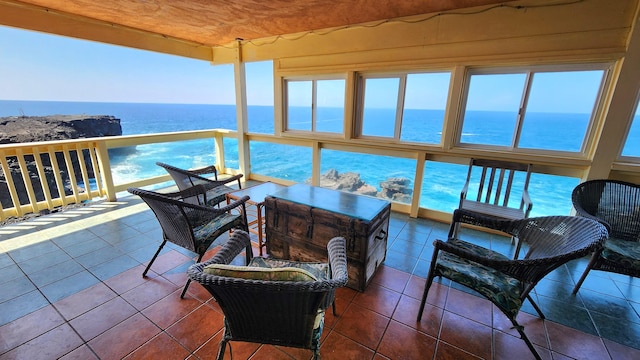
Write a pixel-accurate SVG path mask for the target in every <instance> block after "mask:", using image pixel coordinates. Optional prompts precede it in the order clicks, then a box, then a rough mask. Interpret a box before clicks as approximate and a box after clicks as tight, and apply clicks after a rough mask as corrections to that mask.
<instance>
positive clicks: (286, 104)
mask: <svg viewBox="0 0 640 360" xmlns="http://www.w3.org/2000/svg"><path fill="white" fill-rule="evenodd" d="M326 80H342V81H344V84H345V88H344V91H345V96H344V98H345V101H344V103H343V105H342V109H343V114H342V115H343V117H342V129H341V131H340V132H318V131H316V119H317V112H318V105H317V104H318V99H317V96H318V92H317V88H318V81H326ZM308 81H310V82H311V130H301V129H291V128H289V83H290V82H308ZM282 93H283V98H282V101H283V112H282V120H283V124H282V129H283V130H282V131H283V132H284V133H315V134H326V135H328V136H339V137H343V136H344V122H345V118H344V115H345V112H346V106H347V100H346V93H347V76H346V75H344V74H340V75H333V74H332V75H320V76H305V77H285V78H283V86H282Z"/></svg>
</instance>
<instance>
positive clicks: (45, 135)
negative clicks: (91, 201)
mask: <svg viewBox="0 0 640 360" xmlns="http://www.w3.org/2000/svg"><path fill="white" fill-rule="evenodd" d="M118 135H122V127H121V126H120V119H117V118H115V117H113V116H106V115H95V116H92V115H51V116H11V117H3V118H0V144H11V143H27V142H37V141H53V140H67V139H80V138H92V137H102V136H118ZM82 157H83V160H84V162H85V164H86V168H87V171H88V175H89V177H93V167H92V166H91V159H90V158H89V157H88V154H87V153H86V151H85V154H83V156H82ZM41 158H42V163H43V168H44V173H45V177H46V181H47V183H48V185H49V189H51V196H52V197H57V196H58V193H59V192H58V191H59V190H58V186H57V185H56V182H55V178H54V171H53V167H52V166H51V161H50V159H49V155H48V154H43V155H41ZM56 159H57V162H58V164H59V165H60V167H61V168H60V173H61V175H62V178H63V179H69V176H68V173H69V172H68V170H67V169H66V168H65V167H64V164H65V160H64V155H63V154H62V153H61V152H58V153H56ZM71 159H72V163H73V169H74V173H75V175H76V179H77V180H78V181H81V180H82V172H81V170H80V163H79V160H78V156H77V154H75V153H73V154H72V156H71ZM25 161H26V163H27V169H28V171H29V177H30V179H31V183H32V185H33V188H34V191H35V193H36V199H37V200H38V201H42V200H44V195H43V191H42V185H41V184H40V181H39V175H38V171H37V168H36V162H35V160H34V158H33V156H25ZM7 163H8V165H9V169H10V170H11V175H12V176H11V178H12V180H13V183H14V185H15V187H16V190H17V192H18V194H19V198H20V203H21V204H26V203H28V202H29V201H28V196H27V191H26V188H25V185H24V181H23V179H22V174H21V172H20V167H19V164H18V160H17V158H16V157H8V158H7ZM70 191H71V190H70V188H69V184H68V181H67V184H66V185H65V189H64V192H65V193H66V194H69V193H70ZM0 202H1V203H2V206H3V207H5V208H7V207H13V202H12V200H11V196H10V194H9V190H8V185H7V181H6V176H5V174H4V172H3V171H2V169H1V168H0Z"/></svg>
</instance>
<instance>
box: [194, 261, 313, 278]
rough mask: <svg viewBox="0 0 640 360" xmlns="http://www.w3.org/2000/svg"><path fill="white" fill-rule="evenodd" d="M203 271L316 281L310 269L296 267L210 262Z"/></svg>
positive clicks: (225, 275) (211, 273)
mask: <svg viewBox="0 0 640 360" xmlns="http://www.w3.org/2000/svg"><path fill="white" fill-rule="evenodd" d="M203 272H204V273H205V274H209V275H215V276H224V277H232V278H238V279H248V280H265V281H316V280H317V279H316V277H315V276H313V274H311V273H309V272H308V271H306V270H304V269H300V268H295V267H282V268H275V269H271V268H264V267H255V266H236V265H225V264H209V265H207V266H205V267H204V269H203Z"/></svg>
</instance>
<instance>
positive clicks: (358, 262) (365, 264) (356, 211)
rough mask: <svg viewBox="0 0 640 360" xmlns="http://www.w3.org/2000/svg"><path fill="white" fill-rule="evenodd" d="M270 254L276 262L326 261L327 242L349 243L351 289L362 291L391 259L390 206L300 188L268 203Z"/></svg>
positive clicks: (294, 187) (281, 192)
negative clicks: (387, 257) (389, 247)
mask: <svg viewBox="0 0 640 360" xmlns="http://www.w3.org/2000/svg"><path fill="white" fill-rule="evenodd" d="M264 207H265V217H266V234H267V252H268V253H269V254H271V255H273V256H274V257H276V258H282V259H291V260H296V261H326V260H327V243H328V242H329V240H331V239H332V238H334V237H336V236H342V237H344V238H345V239H346V241H347V266H348V272H349V282H348V284H347V286H349V287H350V288H352V289H355V290H358V291H363V290H364V289H365V288H366V286H367V284H368V283H369V281H370V280H371V277H373V275H374V273H375V271H376V269H377V268H378V266H379V265H380V264H381V263H382V262H383V261H384V259H385V257H386V254H387V233H388V230H389V215H390V213H391V203H389V202H388V201H384V200H380V199H376V198H371V197H367V196H361V195H355V194H350V193H345V192H341V191H336V190H329V189H324V188H320V187H315V186H309V185H305V184H296V185H292V186H289V187H288V188H285V189H282V190H279V191H278V192H275V193H273V194H271V195H269V196H267V197H266V198H265V202H264Z"/></svg>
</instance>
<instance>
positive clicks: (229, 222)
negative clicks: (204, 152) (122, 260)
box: [127, 185, 251, 298]
mask: <svg viewBox="0 0 640 360" xmlns="http://www.w3.org/2000/svg"><path fill="white" fill-rule="evenodd" d="M127 191H129V192H130V193H131V194H134V195H138V196H140V197H141V198H142V200H144V202H146V203H147V205H148V206H149V207H150V208H151V210H152V211H153V212H154V214H155V215H156V218H157V219H158V222H159V223H160V227H161V228H162V237H163V240H162V243H161V244H160V246H159V247H158V250H157V251H156V253H155V254H154V255H153V257H152V258H151V261H149V264H148V265H147V267H146V269H144V272H143V273H142V276H146V275H147V271H149V268H151V264H153V262H154V261H155V260H156V257H158V254H160V251H161V250H162V248H163V247H164V245H165V244H166V243H167V241H169V242H171V243H173V244H176V245H178V246H180V247H182V248H185V249H187V250H191V251H193V252H194V253H196V254H198V260H197V262H200V261H201V260H202V256H203V255H204V254H205V252H207V250H208V249H209V246H211V244H212V243H213V242H214V241H215V240H216V239H217V238H218V237H219V236H220V235H222V234H224V233H225V232H227V231H229V230H231V229H235V228H237V229H243V230H247V219H246V211H244V206H245V202H246V201H247V200H249V197H248V196H245V197H243V198H241V199H239V200H237V201H235V202H233V203H231V204H229V205H227V206H225V207H220V208H212V207H208V206H200V205H196V204H191V203H188V202H185V201H183V200H184V199H188V198H192V197H194V196H202V198H203V199H206V194H205V193H206V192H207V189H206V188H205V187H203V186H202V185H198V186H195V187H192V188H190V189H187V190H184V191H180V192H175V193H166V194H161V193H157V192H153V191H149V190H143V189H138V188H129V189H127ZM232 209H239V210H241V211H239V212H235V213H233V214H232V213H231V212H230V211H231V210H232ZM247 249H248V250H250V249H251V246H250V245H248V246H247ZM249 253H250V251H249ZM249 260H250V257H249V255H247V263H248V262H249ZM190 282H191V280H187V283H186V285H185V286H184V289H183V290H182V294H181V295H180V297H181V298H182V297H184V294H185V293H186V292H187V288H188V287H189V283H190Z"/></svg>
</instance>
